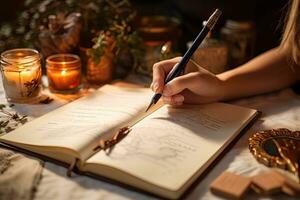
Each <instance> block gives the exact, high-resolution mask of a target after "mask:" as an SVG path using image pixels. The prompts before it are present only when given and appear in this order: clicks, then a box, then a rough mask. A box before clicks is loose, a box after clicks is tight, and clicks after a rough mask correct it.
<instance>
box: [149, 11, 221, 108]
mask: <svg viewBox="0 0 300 200" xmlns="http://www.w3.org/2000/svg"><path fill="white" fill-rule="evenodd" d="M221 14H222V12H221V11H220V10H219V9H216V10H215V12H214V13H213V14H212V15H211V16H210V17H209V19H208V20H207V22H206V24H205V25H204V26H203V28H202V30H201V31H200V33H199V34H198V36H197V37H196V39H195V40H194V42H193V44H192V46H191V47H190V48H189V49H188V50H187V52H186V53H185V54H184V56H183V57H182V59H181V60H180V62H179V63H178V65H176V67H174V68H173V69H172V70H171V71H170V73H169V74H168V76H167V78H166V79H165V84H166V83H168V82H169V81H171V80H173V79H174V78H176V77H177V76H179V75H180V74H181V73H183V72H184V69H185V66H186V64H187V63H188V62H189V60H190V58H191V57H192V55H193V54H194V52H195V51H196V49H197V48H198V46H199V45H200V44H201V42H202V41H203V40H204V38H205V37H206V35H207V34H208V33H209V31H211V30H212V29H213V27H214V26H215V24H216V22H217V21H218V19H219V17H220V15H221ZM161 96H162V94H160V93H156V94H155V95H154V96H153V97H152V99H151V102H150V104H149V106H148V108H147V110H146V112H147V111H148V110H149V109H150V108H151V107H152V105H154V104H156V103H157V101H158V100H159V99H160V97H161Z"/></svg>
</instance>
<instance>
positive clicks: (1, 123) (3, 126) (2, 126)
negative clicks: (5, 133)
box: [0, 120, 9, 128]
mask: <svg viewBox="0 0 300 200" xmlns="http://www.w3.org/2000/svg"><path fill="white" fill-rule="evenodd" d="M8 123H9V120H6V121H0V128H5V127H6V126H7V124H8Z"/></svg>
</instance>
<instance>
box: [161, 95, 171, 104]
mask: <svg viewBox="0 0 300 200" xmlns="http://www.w3.org/2000/svg"><path fill="white" fill-rule="evenodd" d="M163 101H164V102H165V103H170V102H171V97H165V96H163Z"/></svg>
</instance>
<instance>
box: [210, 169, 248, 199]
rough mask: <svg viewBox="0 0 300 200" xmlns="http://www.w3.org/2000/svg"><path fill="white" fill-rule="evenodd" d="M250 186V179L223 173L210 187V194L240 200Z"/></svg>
mask: <svg viewBox="0 0 300 200" xmlns="http://www.w3.org/2000/svg"><path fill="white" fill-rule="evenodd" d="M250 184H251V179H249V178H246V177H244V176H241V175H237V174H233V173H231V172H223V173H222V174H221V175H220V176H219V177H218V178H217V179H216V180H214V181H213V182H212V184H211V185H210V190H211V192H212V193H214V194H216V195H219V196H223V197H226V198H231V199H241V198H242V197H243V195H244V194H245V192H246V191H247V190H248V188H249V186H250Z"/></svg>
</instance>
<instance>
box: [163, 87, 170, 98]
mask: <svg viewBox="0 0 300 200" xmlns="http://www.w3.org/2000/svg"><path fill="white" fill-rule="evenodd" d="M170 94H171V90H170V87H169V86H167V85H166V86H165V88H164V91H163V95H165V96H170Z"/></svg>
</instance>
